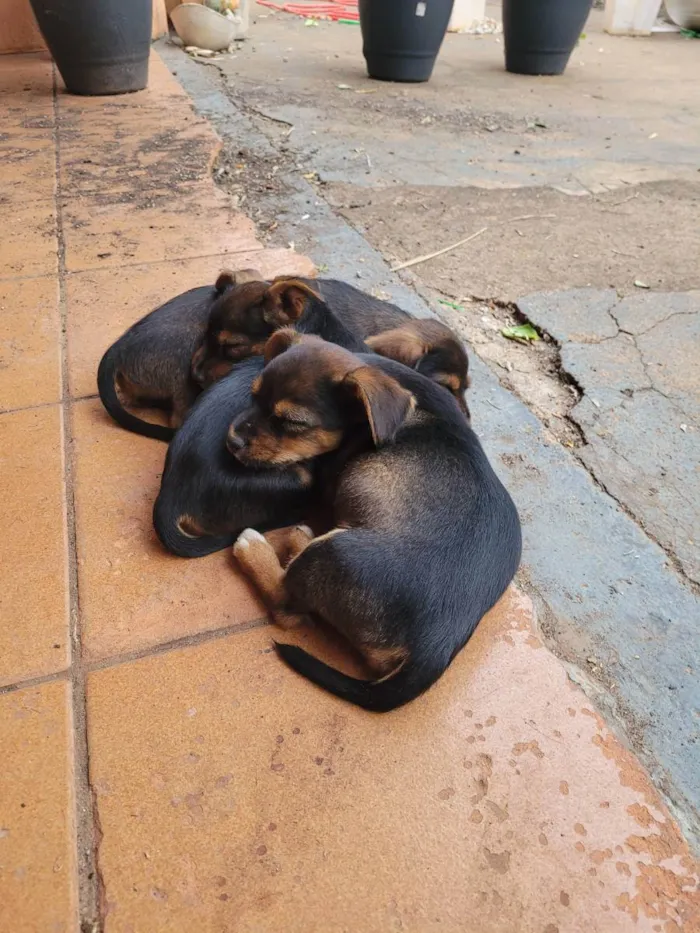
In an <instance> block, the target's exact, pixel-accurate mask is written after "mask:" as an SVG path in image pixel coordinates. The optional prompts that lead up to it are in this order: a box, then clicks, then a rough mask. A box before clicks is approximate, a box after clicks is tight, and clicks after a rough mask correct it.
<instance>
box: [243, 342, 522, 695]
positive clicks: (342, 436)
mask: <svg viewBox="0 0 700 933" xmlns="http://www.w3.org/2000/svg"><path fill="white" fill-rule="evenodd" d="M265 356H266V359H267V360H269V361H270V362H268V365H267V366H266V367H265V369H264V370H263V373H262V377H261V378H260V379H259V380H258V381H257V382H256V383H255V385H254V386H253V397H254V401H253V405H252V406H251V408H250V410H249V411H248V412H243V413H242V414H241V416H240V417H239V419H238V420H237V421H235V422H234V423H233V425H232V427H231V430H230V431H229V437H228V445H229V449H230V450H233V451H235V455H236V457H237V459H238V460H239V461H240V462H241V463H242V464H244V465H245V466H247V467H249V468H253V469H257V468H260V467H264V466H265V465H267V466H268V467H271V466H274V465H279V464H287V465H288V464H292V463H294V462H296V461H303V462H304V463H305V464H307V465H311V464H313V463H314V456H313V455H314V451H315V452H316V453H317V454H318V455H323V456H324V457H327V456H331V455H332V453H331V452H332V451H336V452H337V454H338V455H339V457H340V467H339V472H338V476H337V480H336V484H335V488H334V494H333V503H332V507H333V524H334V528H333V529H332V530H331V531H330V532H328V533H327V534H325V535H322V536H321V537H319V538H315V539H314V538H312V536H311V535H310V534H307V533H306V532H305V530H304V529H302V528H297V529H296V530H295V532H294V536H295V541H294V546H293V547H292V548H291V549H292V552H294V551H295V550H296V552H297V556H295V557H294V558H293V560H292V561H291V563H290V564H289V566H288V567H287V569H286V571H285V570H284V569H283V568H282V565H281V563H280V560H279V558H278V554H277V553H276V551H275V549H273V546H272V544H270V543H269V542H267V541H266V540H265V538H263V537H262V535H260V534H259V533H258V531H255V530H253V529H247V530H246V531H244V532H243V534H242V535H241V536H240V537H239V538H238V540H237V542H236V544H235V546H234V554H235V556H236V557H237V559H238V561H239V563H240V565H241V567H242V568H243V570H244V571H245V572H246V573H247V574H248V575H250V576H251V578H252V579H253V581H254V582H255V583H256V585H257V587H258V589H259V590H260V592H261V595H262V597H263V599H264V600H265V601H266V603H267V605H268V607H269V609H270V610H271V612H272V615H273V618H274V620H275V621H276V622H277V623H278V624H279V625H282V626H285V627H287V626H289V625H290V624H293V623H294V622H296V621H298V620H299V618H300V617H299V616H298V615H295V614H298V613H302V614H307V613H308V614H312V615H315V616H318V617H320V618H321V619H323V620H324V621H326V622H327V623H328V624H329V625H331V626H333V627H334V628H335V629H337V630H338V631H339V632H340V633H342V634H343V635H344V636H345V637H346V638H347V639H348V640H349V641H350V642H351V644H353V645H354V646H355V647H356V648H357V649H358V651H359V652H360V654H361V655H362V656H363V658H364V659H365V661H366V662H367V665H368V667H369V668H370V669H371V670H372V672H373V673H374V675H375V679H372V680H357V679H355V678H353V677H349V676H347V675H345V674H343V673H341V672H340V671H338V670H335V669H334V668H332V667H330V666H328V665H327V664H324V663H323V662H322V661H320V660H318V659H317V658H314V657H313V656H311V655H310V654H308V653H307V652H305V651H303V650H302V649H301V648H298V647H296V646H292V645H284V644H280V645H278V646H277V650H278V652H279V653H280V655H281V656H282V658H283V659H284V660H285V661H286V662H287V664H289V665H290V666H291V667H293V668H294V669H295V670H297V671H299V673H301V674H303V675H304V676H305V677H308V678H309V679H310V680H312V681H314V682H315V683H317V684H319V685H320V686H322V687H324V688H325V689H326V690H329V691H330V692H331V693H334V694H336V695H337V696H339V697H342V698H344V699H346V700H349V701H350V702H352V703H356V704H357V705H359V706H362V707H365V708H366V709H369V710H374V711H377V712H384V711H388V710H391V709H394V708H395V707H397V706H401V705H402V704H404V703H408V702H409V701H410V700H412V699H414V698H415V697H417V696H418V695H419V694H421V693H422V692H423V691H424V690H426V689H427V688H428V687H430V686H431V685H432V684H433V683H434V682H435V681H436V680H437V679H438V678H439V677H440V676H441V674H442V673H443V671H444V670H445V669H446V667H447V666H448V665H449V664H450V662H451V661H452V659H453V658H454V657H455V655H456V654H457V653H458V652H459V651H460V650H461V648H462V647H463V646H464V645H465V643H466V642H467V640H468V639H469V637H470V635H471V634H472V632H473V631H474V628H475V627H476V625H477V624H478V622H479V620H480V619H481V618H482V616H483V615H484V614H485V613H486V612H487V611H488V610H489V609H490V608H491V607H492V606H493V605H494V604H495V603H496V601H497V600H498V599H499V598H500V596H501V595H502V594H503V592H504V591H505V589H506V587H507V586H508V584H509V583H510V581H511V580H512V578H513V576H514V574H515V572H516V570H517V568H518V564H519V561H520V551H521V535H520V522H519V519H518V514H517V512H516V509H515V506H514V504H513V502H512V500H511V498H510V496H509V495H508V493H507V492H506V490H505V489H504V487H503V486H502V484H501V483H500V481H499V479H498V478H497V476H496V474H495V473H494V471H493V469H492V468H491V465H490V464H489V462H488V460H487V458H486V455H485V454H484V451H483V449H482V447H481V444H480V443H479V440H478V438H477V436H476V435H475V434H474V432H473V431H472V430H471V428H470V426H469V424H468V423H467V420H466V419H465V418H464V415H463V414H462V412H461V411H460V409H459V407H458V405H457V402H456V401H455V399H454V398H453V397H451V396H450V395H449V394H448V393H447V392H445V391H444V390H443V389H442V388H440V387H439V386H438V385H436V384H435V383H434V382H432V381H430V380H428V379H427V378H426V377H424V376H422V375H420V374H419V373H417V372H415V371H413V370H409V369H407V368H406V367H405V366H403V365H401V364H400V363H395V362H393V361H391V360H388V359H384V358H381V357H378V356H375V355H368V354H359V355H356V354H353V353H349V352H348V351H347V350H343V349H340V348H339V347H333V346H331V345H330V344H327V343H324V342H323V341H321V340H318V339H317V338H314V337H300V336H299V335H298V334H296V333H295V332H294V331H291V330H281V331H279V332H278V333H276V334H275V335H274V336H273V337H272V338H270V340H269V341H268V344H267V347H266V353H265ZM363 435H364V437H365V440H366V443H365V445H364V451H362V449H360V451H359V452H358V450H357V448H356V445H357V442H358V438H362V436H363ZM348 445H350V447H351V448H353V447H355V449H354V450H352V449H351V453H350V454H349V455H348V456H345V457H344V451H345V450H346V449H347V447H348ZM286 547H287V550H288V551H289V549H290V545H289V542H287V544H286Z"/></svg>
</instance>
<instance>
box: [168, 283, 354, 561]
mask: <svg viewBox="0 0 700 933" xmlns="http://www.w3.org/2000/svg"><path fill="white" fill-rule="evenodd" d="M252 284H255V285H258V284H261V285H262V286H263V292H262V294H265V291H267V290H268V288H269V286H267V285H266V284H265V283H252ZM258 292H260V290H259V289H258ZM307 298H309V296H308V294H307V293H306V291H305V290H302V289H299V288H298V287H297V286H296V284H295V283H294V282H293V280H288V281H286V282H285V283H283V284H281V285H280V286H278V288H277V289H275V290H274V291H273V292H272V298H271V300H270V304H271V305H272V306H273V307H274V306H275V304H276V303H277V300H278V299H279V301H280V304H282V305H283V306H285V305H288V304H289V303H291V302H295V301H299V303H300V304H304V303H306V301H307ZM310 303H311V313H309V314H307V315H306V317H305V323H306V326H312V327H314V328H315V329H316V331H317V332H318V333H319V334H321V335H322V336H323V337H325V338H327V339H329V340H334V341H336V342H337V343H338V344H342V345H343V346H345V347H348V348H349V349H351V350H359V351H363V350H366V349H367V348H366V346H365V344H364V342H363V341H362V339H361V338H360V337H358V336H356V335H355V333H354V332H352V331H351V330H349V329H348V328H347V327H346V326H345V325H344V324H343V323H342V322H341V321H339V320H338V319H337V318H336V317H335V315H333V314H332V313H331V312H330V310H329V309H328V308H327V307H326V305H324V304H323V302H321V301H320V300H319V299H318V298H317V297H316V296H315V295H313V296H312V297H311V299H310ZM246 306H247V302H246ZM227 367H228V364H227ZM262 367H263V359H262V357H260V356H252V357H250V358H249V359H242V360H239V361H238V362H236V365H235V366H234V367H233V369H232V370H231V371H230V372H229V373H228V374H227V375H225V376H224V377H223V378H220V379H218V380H217V381H216V382H215V384H214V385H212V386H211V387H210V388H208V389H207V390H206V391H205V392H204V393H203V394H202V395H201V396H200V398H199V399H198V400H197V401H196V403H195V404H194V406H193V408H192V410H191V411H190V412H189V414H188V416H187V417H186V418H185V421H184V423H183V425H182V427H181V428H180V430H179V431H178V432H177V434H176V435H175V438H174V439H173V441H172V442H171V444H170V447H169V448H168V453H167V456H166V459H165V467H164V469H163V476H162V479H161V487H160V492H159V493H158V498H157V499H156V503H155V506H154V510H153V524H154V528H155V530H156V534H157V535H158V537H159V539H160V541H161V542H162V544H163V545H164V546H165V547H166V548H167V549H168V550H169V551H172V552H173V553H174V554H178V555H179V556H181V557H202V556H204V555H206V554H210V553H212V552H213V551H218V550H221V549H222V548H224V547H229V546H230V545H231V544H232V543H233V541H234V540H235V538H236V536H237V535H238V534H239V533H240V532H241V531H242V530H243V529H244V528H245V527H246V526H247V525H250V524H255V525H257V526H259V527H262V528H276V527H277V528H278V527H282V526H284V525H288V524H290V523H292V522H295V521H299V520H300V519H301V518H302V517H303V516H306V515H307V514H308V510H309V509H310V507H311V505H312V501H313V494H314V490H313V488H312V487H313V484H314V473H315V468H316V465H315V464H314V465H312V466H307V465H306V464H304V463H302V462H301V461H297V462H295V463H291V464H289V466H288V467H286V468H284V469H276V470H270V469H268V468H267V465H263V466H262V467H261V468H260V469H257V468H249V467H246V466H244V465H242V464H241V462H240V461H239V460H237V459H235V458H234V457H233V456H232V455H231V453H230V451H229V450H227V448H226V435H227V432H228V428H229V425H230V424H231V422H232V421H234V420H236V419H237V418H238V416H239V415H240V414H241V413H242V412H243V411H246V410H247V409H248V408H249V407H250V405H251V402H252V399H251V394H250V390H251V386H252V385H253V383H254V381H255V379H256V377H257V376H259V374H260V372H261V371H262Z"/></svg>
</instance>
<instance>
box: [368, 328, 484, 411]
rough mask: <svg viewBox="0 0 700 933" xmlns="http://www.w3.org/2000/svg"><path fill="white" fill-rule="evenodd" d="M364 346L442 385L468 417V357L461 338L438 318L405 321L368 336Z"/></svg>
mask: <svg viewBox="0 0 700 933" xmlns="http://www.w3.org/2000/svg"><path fill="white" fill-rule="evenodd" d="M366 343H367V346H368V347H371V349H372V350H374V352H375V353H379V355H380V356H386V357H388V358H389V359H390V360H396V362H397V363H403V364H404V366H408V367H409V369H415V370H416V372H418V373H421V374H422V375H423V376H427V377H428V379H432V380H433V382H437V383H438V385H441V386H444V388H446V389H447V391H448V392H451V393H452V395H454V397H455V399H456V400H457V404H458V405H459V407H460V408H461V409H462V411H463V412H464V414H465V415H466V416H467V418H470V419H471V415H470V412H469V407H468V405H467V401H466V399H465V397H464V396H465V392H466V391H467V389H468V388H469V385H470V379H469V357H468V356H467V351H466V350H465V349H464V345H463V344H462V341H461V340H460V339H459V337H457V335H456V334H455V333H454V332H453V331H451V330H450V328H449V327H447V326H446V325H445V324H443V323H442V322H441V321H436V320H433V319H431V318H425V319H421V320H413V321H408V322H407V323H405V324H402V325H401V327H396V328H394V329H393V330H388V331H384V332H383V333H381V334H377V335H376V337H368V338H367V340H366Z"/></svg>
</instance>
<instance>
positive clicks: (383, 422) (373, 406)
mask: <svg viewBox="0 0 700 933" xmlns="http://www.w3.org/2000/svg"><path fill="white" fill-rule="evenodd" d="M343 385H346V386H348V388H349V389H350V390H351V392H352V393H353V394H354V396H355V398H357V399H359V400H360V401H361V402H362V404H363V406H364V409H365V412H366V413H367V419H368V421H369V426H370V429H371V431H372V440H373V441H374V444H375V446H376V447H381V446H382V444H387V443H388V442H389V441H391V440H393V439H394V435H395V434H396V432H397V431H398V429H399V428H400V427H401V425H402V424H403V423H404V421H405V420H406V418H407V417H408V415H409V414H410V412H412V411H413V409H414V407H415V404H416V400H415V398H414V397H413V396H412V395H411V393H410V392H408V391H407V390H406V389H404V388H403V387H402V386H400V385H399V384H398V382H397V381H396V380H395V379H392V378H391V376H387V375H386V373H383V372H382V371H381V369H375V368H374V367H373V366H360V367H359V369H354V370H353V371H352V372H351V373H349V375H347V376H346V377H345V379H344V380H343Z"/></svg>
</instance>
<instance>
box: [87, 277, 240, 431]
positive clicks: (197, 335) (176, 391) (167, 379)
mask: <svg viewBox="0 0 700 933" xmlns="http://www.w3.org/2000/svg"><path fill="white" fill-rule="evenodd" d="M253 274H256V273H253ZM250 275H251V272H250V271H249V270H243V271H241V272H235V273H232V272H223V273H222V274H221V275H220V276H219V278H218V279H217V280H216V284H215V285H214V286H213V287H212V286H210V285H204V286H200V287H199V288H191V289H190V290H189V291H187V292H184V293H183V294H182V295H178V296H177V297H176V298H172V299H171V300H170V301H166V303H165V304H163V305H161V306H160V307H159V308H156V309H155V310H154V311H151V313H150V314H147V315H146V317H144V318H142V319H141V320H140V321H137V322H136V324H133V325H132V326H131V327H130V328H129V329H128V330H127V331H126V333H124V334H123V335H122V336H121V337H120V338H119V340H117V341H116V342H115V343H113V344H112V346H111V347H110V348H109V350H107V352H106V353H105V355H104V356H103V357H102V359H101V361H100V365H99V368H98V371H97V387H98V391H99V393H100V398H101V399H102V404H103V405H104V407H105V408H106V409H107V411H108V412H109V414H110V415H111V416H112V417H113V418H114V420H115V421H116V422H117V423H118V424H120V425H121V426H122V427H123V428H126V429H127V430H129V431H135V432H136V433H137V434H143V435H145V436H146V437H154V438H156V439H157V440H161V441H169V440H170V439H171V438H172V437H173V435H174V433H175V430H176V429H177V428H178V427H179V426H180V424H182V419H183V418H184V416H185V414H186V413H187V411H188V410H189V408H190V407H191V405H192V403H193V402H194V400H195V398H196V397H197V395H198V394H199V392H200V391H201V387H200V386H199V385H198V384H197V383H196V382H194V380H193V379H192V378H191V375H190V365H191V360H192V354H193V353H194V351H195V349H196V348H197V347H198V346H199V344H200V343H201V341H202V339H203V337H204V333H205V330H206V327H207V322H208V320H209V314H210V311H211V308H212V305H213V304H214V303H215V302H216V300H217V298H219V297H221V296H222V295H223V294H224V293H225V292H226V291H227V290H228V289H230V288H231V287H233V286H234V285H236V284H240V283H241V282H244V281H247V279H248V278H249V277H250ZM120 396H121V397H120ZM122 399H124V401H122ZM125 404H126V405H131V406H134V407H153V408H156V407H158V408H165V409H166V411H167V412H168V413H169V418H170V427H166V426H165V425H160V424H153V423H152V422H148V421H144V420H143V419H141V418H138V417H137V416H136V415H133V414H132V413H131V412H130V411H127V410H126V408H125Z"/></svg>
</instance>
